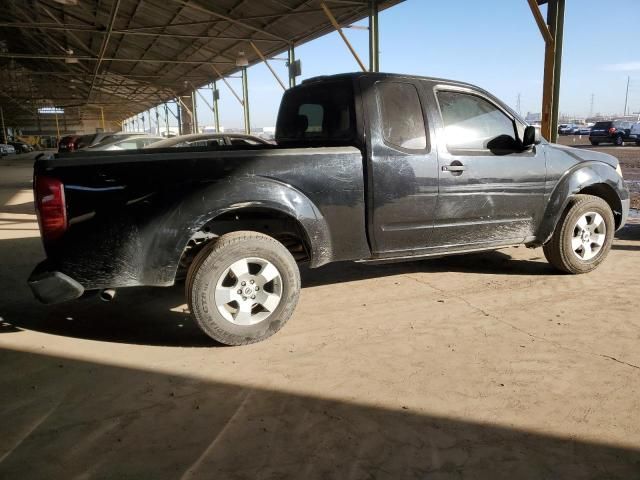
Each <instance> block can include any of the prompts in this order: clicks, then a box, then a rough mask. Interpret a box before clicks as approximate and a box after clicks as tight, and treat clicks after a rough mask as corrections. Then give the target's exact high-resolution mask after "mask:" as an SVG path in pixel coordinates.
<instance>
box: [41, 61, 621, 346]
mask: <svg viewBox="0 0 640 480" xmlns="http://www.w3.org/2000/svg"><path fill="white" fill-rule="evenodd" d="M427 119H428V121H427ZM276 140H277V143H278V144H277V145H272V146H270V147H269V148H246V149H241V148H237V149H231V148H219V149H212V150H202V149H184V150H182V151H180V150H176V149H174V148H164V149H158V148H154V149H143V150H136V151H131V152H120V153H118V155H114V156H104V155H99V154H95V153H90V152H78V153H77V154H75V155H66V156H64V161H56V157H57V156H51V157H48V158H47V157H42V158H40V159H38V160H36V163H35V166H34V179H35V180H34V185H35V187H34V188H35V192H34V193H35V204H36V208H37V210H38V212H39V215H38V219H39V224H40V230H41V233H42V239H43V243H44V247H45V251H46V254H47V260H46V261H45V262H43V263H41V264H40V265H39V266H37V267H36V269H35V270H34V272H33V273H32V274H31V277H30V278H29V284H30V286H31V288H32V290H33V292H34V294H35V296H36V297H37V298H38V299H40V300H41V301H43V302H44V303H55V302H60V301H65V300H71V299H74V298H78V297H80V296H81V295H83V293H84V292H88V291H101V292H102V296H103V297H104V298H105V299H109V298H112V297H113V295H114V292H115V289H117V288H119V287H133V286H141V285H146V286H158V287H160V286H169V285H173V284H174V283H175V282H176V280H177V279H180V278H181V277H183V276H184V277H186V283H185V287H186V297H187V302H188V304H189V307H190V311H191V313H192V315H193V317H194V319H195V321H196V322H197V324H198V325H199V326H200V327H201V328H202V330H203V331H204V332H205V333H207V334H208V335H209V336H211V338H213V339H215V340H217V341H219V342H221V343H224V344H230V345H242V344H247V343H252V342H257V341H260V340H263V339H265V338H267V337H269V336H270V335H272V334H274V333H275V332H277V331H278V330H279V329H280V328H281V327H282V326H283V325H284V324H285V323H286V321H287V320H288V319H289V318H290V317H291V315H292V313H293V311H294V310H295V307H296V304H297V302H298V297H299V294H300V274H299V270H298V264H299V263H304V264H306V265H308V266H309V267H311V268H316V267H319V266H321V265H325V264H327V263H330V262H338V261H346V260H357V261H363V262H380V261H399V260H407V261H415V260H416V259H418V258H424V257H430V256H442V255H449V254H458V253H466V252H469V251H478V250H492V249H496V248H501V247H505V246H509V245H514V244H515V245H518V244H524V245H526V246H528V247H539V246H543V251H544V254H545V256H546V258H547V260H548V261H549V262H550V263H551V265H553V266H554V267H555V268H556V269H558V270H560V271H563V272H568V273H574V274H577V273H586V272H590V271H592V270H594V269H595V268H596V267H597V266H598V265H599V264H600V263H602V262H603V261H604V259H605V258H606V256H607V254H608V252H609V249H610V248H611V244H612V240H613V234H614V231H615V230H617V229H619V228H621V227H622V226H623V225H624V224H625V222H626V219H627V215H628V212H629V191H628V190H627V188H626V187H625V184H624V181H623V179H622V174H621V170H620V166H619V164H618V160H617V159H616V158H615V157H613V156H611V155H607V154H604V153H600V152H597V151H595V150H581V149H577V148H571V147H566V146H561V145H553V144H549V143H547V142H546V141H544V140H543V139H542V138H539V137H538V136H537V135H536V130H535V128H534V127H533V126H530V125H527V124H526V123H525V122H524V121H523V120H522V119H521V118H520V117H519V116H518V115H517V114H516V113H514V112H513V110H511V109H510V108H509V107H507V106H506V105H505V104H504V103H503V102H501V101H500V100H498V99H496V98H495V97H494V96H492V95H491V94H490V93H488V92H486V91H484V90H482V89H480V88H478V87H475V86H473V85H471V84H467V83H461V82H455V81H447V80H442V79H434V78H424V77H416V76H408V75H391V74H381V73H356V74H343V75H336V76H330V77H329V76H327V77H320V78H316V79H311V80H306V81H304V82H303V83H302V84H301V85H299V86H297V87H294V88H291V89H289V90H287V91H286V92H285V93H284V95H283V98H282V103H281V105H280V111H279V114H278V120H277V129H276ZM89 213H90V214H89Z"/></svg>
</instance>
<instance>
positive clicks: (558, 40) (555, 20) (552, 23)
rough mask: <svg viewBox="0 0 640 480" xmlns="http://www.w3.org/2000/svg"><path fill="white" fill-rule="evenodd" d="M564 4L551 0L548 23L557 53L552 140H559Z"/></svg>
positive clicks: (551, 128) (555, 59)
mask: <svg viewBox="0 0 640 480" xmlns="http://www.w3.org/2000/svg"><path fill="white" fill-rule="evenodd" d="M564 4H565V0H549V5H548V8H549V10H548V11H547V15H548V16H549V15H550V16H551V17H550V18H548V20H547V23H548V24H549V31H550V32H551V35H552V36H553V38H554V44H555V53H554V66H553V98H552V102H551V120H550V125H549V128H550V130H551V131H550V134H551V138H550V140H551V141H552V142H556V141H557V140H558V117H559V116H560V75H561V72H562V39H563V36H564Z"/></svg>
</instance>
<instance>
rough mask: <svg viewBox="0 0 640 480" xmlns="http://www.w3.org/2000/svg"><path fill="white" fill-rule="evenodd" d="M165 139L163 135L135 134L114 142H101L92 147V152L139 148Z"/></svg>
mask: <svg viewBox="0 0 640 480" xmlns="http://www.w3.org/2000/svg"><path fill="white" fill-rule="evenodd" d="M160 140H163V138H162V137H154V136H151V135H133V136H130V137H126V138H119V139H117V140H116V141H114V142H108V143H101V144H99V145H97V146H95V147H92V148H91V151H92V152H105V151H113V150H139V149H141V148H145V147H146V146H147V145H150V144H152V143H155V142H158V141H160Z"/></svg>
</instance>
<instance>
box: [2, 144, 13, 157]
mask: <svg viewBox="0 0 640 480" xmlns="http://www.w3.org/2000/svg"><path fill="white" fill-rule="evenodd" d="M15 153H16V149H15V148H14V147H13V145H7V144H6V143H0V155H2V156H5V155H15Z"/></svg>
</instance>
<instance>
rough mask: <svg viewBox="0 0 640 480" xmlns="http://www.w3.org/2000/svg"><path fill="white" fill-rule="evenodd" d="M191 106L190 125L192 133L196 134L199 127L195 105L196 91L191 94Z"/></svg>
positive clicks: (196, 106)
mask: <svg viewBox="0 0 640 480" xmlns="http://www.w3.org/2000/svg"><path fill="white" fill-rule="evenodd" d="M191 105H192V107H193V108H192V110H193V115H192V117H193V118H192V119H191V123H192V125H193V133H198V130H200V127H199V125H198V105H197V104H196V91H195V90H194V91H193V92H191Z"/></svg>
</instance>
